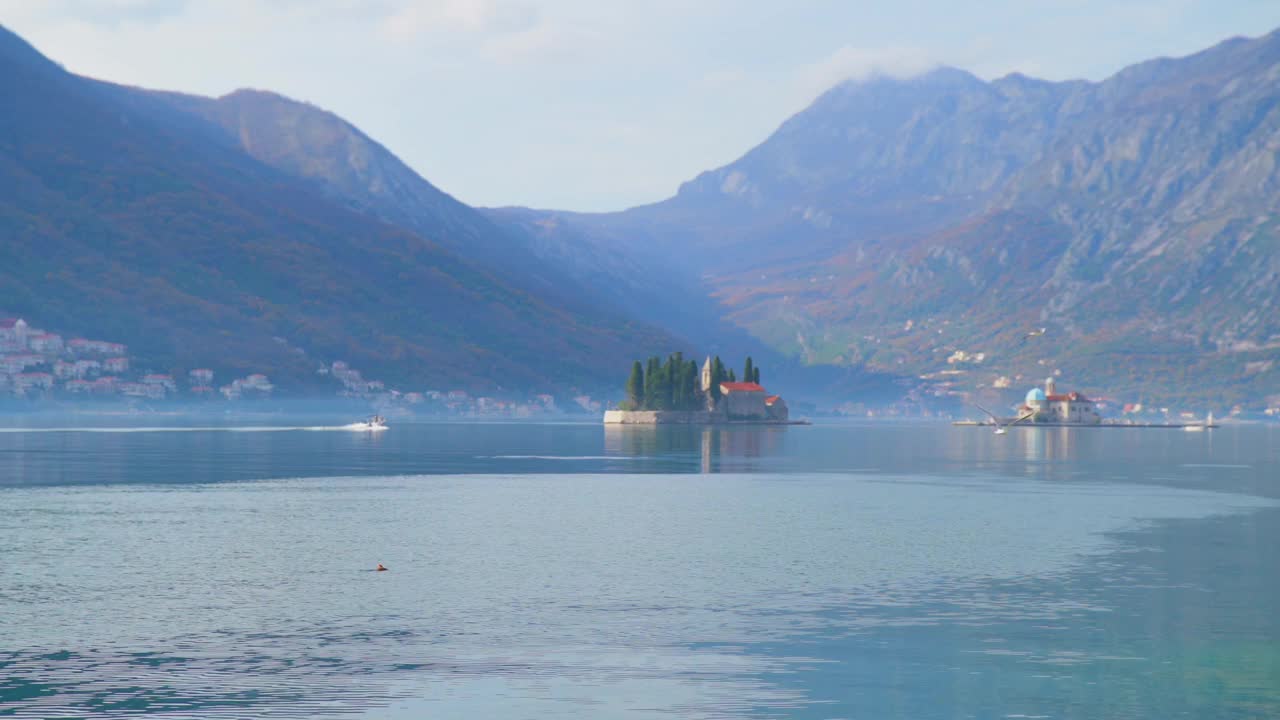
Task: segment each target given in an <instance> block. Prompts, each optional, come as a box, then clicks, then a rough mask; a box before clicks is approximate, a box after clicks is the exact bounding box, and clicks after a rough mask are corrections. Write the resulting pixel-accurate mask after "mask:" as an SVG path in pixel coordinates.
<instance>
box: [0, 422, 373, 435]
mask: <svg viewBox="0 0 1280 720" xmlns="http://www.w3.org/2000/svg"><path fill="white" fill-rule="evenodd" d="M386 429H387V428H386V426H382V427H374V428H370V427H369V426H368V425H366V424H364V423H351V424H350V425H295V426H284V425H249V426H240V427H234V426H210V427H163V426H160V427H45V428H15V427H9V428H0V433H192V432H228V433H253V432H356V431H360V432H369V431H371V430H372V431H377V430H386Z"/></svg>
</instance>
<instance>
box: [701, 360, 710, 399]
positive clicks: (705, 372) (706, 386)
mask: <svg viewBox="0 0 1280 720" xmlns="http://www.w3.org/2000/svg"><path fill="white" fill-rule="evenodd" d="M702 392H704V393H709V392H711V356H710V355H708V356H707V361H706V362H704V363H702Z"/></svg>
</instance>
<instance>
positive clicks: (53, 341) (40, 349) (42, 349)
mask: <svg viewBox="0 0 1280 720" xmlns="http://www.w3.org/2000/svg"><path fill="white" fill-rule="evenodd" d="M27 347H28V348H29V349H30V350H31V352H37V353H44V354H45V355H57V354H58V353H60V352H62V336H61V335H57V334H55V333H40V334H39V335H32V336H31V337H29V338H28V339H27Z"/></svg>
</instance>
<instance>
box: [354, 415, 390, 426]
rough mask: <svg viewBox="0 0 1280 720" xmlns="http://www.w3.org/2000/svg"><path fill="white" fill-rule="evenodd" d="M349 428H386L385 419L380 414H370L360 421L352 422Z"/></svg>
mask: <svg viewBox="0 0 1280 720" xmlns="http://www.w3.org/2000/svg"><path fill="white" fill-rule="evenodd" d="M351 429H353V430H386V429H387V419H386V418H384V417H382V416H381V415H371V416H369V417H368V418H365V419H364V420H362V421H361V422H358V423H355V424H353V425H352V426H351Z"/></svg>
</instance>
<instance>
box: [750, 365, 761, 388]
mask: <svg viewBox="0 0 1280 720" xmlns="http://www.w3.org/2000/svg"><path fill="white" fill-rule="evenodd" d="M752 370H753V371H754V372H755V375H754V376H752V378H751V382H753V383H755V384H757V385H759V384H760V366H759V365H757V366H755V367H754V368H752Z"/></svg>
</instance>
